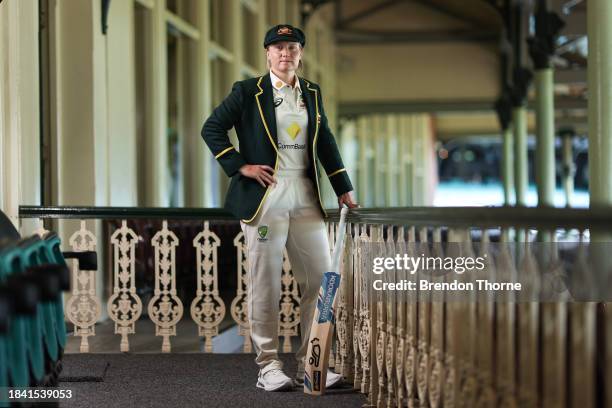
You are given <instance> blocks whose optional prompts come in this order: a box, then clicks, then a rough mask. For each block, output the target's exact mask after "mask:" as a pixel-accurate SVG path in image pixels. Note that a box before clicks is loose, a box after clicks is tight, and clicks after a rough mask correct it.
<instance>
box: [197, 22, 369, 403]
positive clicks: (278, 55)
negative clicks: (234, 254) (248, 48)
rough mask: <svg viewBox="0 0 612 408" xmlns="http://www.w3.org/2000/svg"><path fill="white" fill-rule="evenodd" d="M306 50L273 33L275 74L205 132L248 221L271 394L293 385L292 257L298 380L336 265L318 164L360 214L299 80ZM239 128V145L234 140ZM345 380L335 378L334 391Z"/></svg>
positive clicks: (237, 209)
mask: <svg viewBox="0 0 612 408" xmlns="http://www.w3.org/2000/svg"><path fill="white" fill-rule="evenodd" d="M305 43H306V40H305V36H304V33H303V32H302V31H301V30H300V29H298V28H295V27H292V26H291V25H288V24H282V25H277V26H275V27H272V28H271V29H270V30H269V31H268V32H267V34H266V36H265V38H264V48H265V49H266V56H267V59H268V65H269V68H270V71H269V73H267V74H266V75H263V76H261V77H258V78H251V79H247V80H244V81H239V82H236V83H235V84H234V86H233V87H232V91H231V93H230V94H229V95H228V96H227V98H225V100H224V101H223V102H222V103H221V104H220V105H219V106H218V107H217V108H216V109H215V110H214V111H213V113H212V114H211V115H210V117H209V118H208V119H207V120H206V123H205V124H204V127H203V129H202V137H203V138H204V140H205V142H206V144H207V145H208V147H209V148H210V150H211V151H212V153H213V154H214V156H215V158H216V159H217V160H218V161H219V164H220V165H221V167H222V168H223V170H224V171H225V173H226V174H227V175H228V176H229V177H231V179H232V180H231V183H230V186H229V190H228V193H227V196H226V201H225V207H226V208H227V209H228V210H229V211H231V212H232V213H233V214H234V215H235V216H236V217H238V218H240V219H241V227H242V230H243V232H244V235H245V239H246V243H247V247H248V250H247V257H248V268H247V269H248V276H249V296H248V315H249V322H250V328H251V338H252V340H253V344H254V346H255V350H256V352H257V358H256V360H255V361H256V363H257V364H258V366H259V367H260V371H259V376H258V380H257V386H258V387H259V388H263V389H265V390H266V391H277V390H283V389H287V388H290V387H293V385H294V381H293V380H292V379H291V378H289V377H288V376H287V375H285V373H284V372H283V371H282V367H283V366H282V362H281V361H280V360H279V358H278V316H279V301H280V290H281V281H280V278H281V272H282V261H283V251H284V249H285V248H286V249H287V253H288V255H289V260H290V262H291V267H292V271H293V274H294V276H295V278H296V280H297V282H298V285H299V286H300V292H301V301H300V323H301V334H302V344H301V347H300V349H299V350H298V351H297V353H296V359H297V360H298V372H297V373H296V381H298V382H301V380H303V372H304V368H303V367H304V365H303V363H304V362H303V359H304V356H305V354H306V349H307V342H308V337H309V331H310V323H311V321H312V317H313V313H314V308H315V307H316V300H317V295H318V290H319V285H320V281H321V277H322V275H323V272H325V271H326V270H329V267H330V265H329V264H330V256H329V243H328V240H327V233H326V229H325V224H324V222H323V217H324V216H325V211H324V209H323V206H322V203H321V194H320V187H319V176H320V175H319V171H318V168H317V161H318V162H320V163H321V164H322V166H323V169H324V170H325V173H326V175H327V177H328V178H329V180H330V182H331V185H332V187H333V189H334V191H335V193H336V195H337V196H338V205H339V206H340V207H342V206H343V205H347V206H348V207H356V206H357V204H356V203H355V201H354V198H353V193H352V190H353V187H352V184H351V182H350V180H349V177H348V174H347V172H346V169H345V168H344V164H343V163H342V158H341V157H340V153H339V151H338V147H337V145H336V142H335V139H334V136H333V135H332V132H331V130H330V129H329V125H328V122H327V117H326V115H325V109H324V108H323V99H322V96H321V90H320V88H319V86H318V85H317V84H314V83H312V82H310V81H308V80H305V79H303V78H298V77H297V75H296V70H297V69H298V68H299V66H300V65H301V58H302V52H303V47H304V45H305ZM232 127H233V128H235V129H236V134H237V136H238V143H239V146H238V147H236V146H233V145H232V143H231V142H230V140H229V137H228V131H229V130H230V129H231V128H232ZM340 380H341V377H340V376H339V375H337V374H334V373H330V374H328V376H327V383H328V384H327V385H328V386H333V385H335V384H337V383H339V382H340Z"/></svg>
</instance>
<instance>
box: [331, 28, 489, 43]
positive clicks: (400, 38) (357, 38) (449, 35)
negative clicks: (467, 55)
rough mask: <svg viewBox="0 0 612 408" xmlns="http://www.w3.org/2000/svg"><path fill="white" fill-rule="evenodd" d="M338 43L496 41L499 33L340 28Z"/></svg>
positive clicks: (337, 35) (337, 33) (337, 34)
mask: <svg viewBox="0 0 612 408" xmlns="http://www.w3.org/2000/svg"><path fill="white" fill-rule="evenodd" d="M336 39H337V41H338V44H340V45H347V44H350V45H362V44H383V43H384V44H389V43H430V42H497V41H499V34H498V33H496V32H492V31H477V30H444V31H407V32H397V31H370V30H368V31H363V30H359V31H358V30H340V31H337V32H336Z"/></svg>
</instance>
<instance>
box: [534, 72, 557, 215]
mask: <svg viewBox="0 0 612 408" xmlns="http://www.w3.org/2000/svg"><path fill="white" fill-rule="evenodd" d="M535 87H536V129H537V130H536V160H535V165H536V184H537V188H538V206H545V207H553V206H554V199H555V197H554V196H555V118H554V115H555V112H554V93H553V69H552V68H543V69H538V70H537V71H536V73H535Z"/></svg>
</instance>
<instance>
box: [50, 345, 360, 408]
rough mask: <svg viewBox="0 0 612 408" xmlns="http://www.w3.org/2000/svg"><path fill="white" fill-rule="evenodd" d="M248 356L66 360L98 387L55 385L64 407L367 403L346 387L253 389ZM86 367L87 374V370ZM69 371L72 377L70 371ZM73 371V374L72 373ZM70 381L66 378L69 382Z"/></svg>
mask: <svg viewBox="0 0 612 408" xmlns="http://www.w3.org/2000/svg"><path fill="white" fill-rule="evenodd" d="M281 358H282V360H283V361H284V362H285V371H286V373H287V374H288V375H290V376H293V375H294V374H295V369H296V364H295V361H294V360H293V358H292V356H290V355H282V356H281ZM253 360H254V355H253V354H165V355H164V354H89V355H88V354H79V355H67V356H66V359H65V370H67V372H68V373H71V372H78V373H79V374H80V375H82V376H83V377H85V376H86V375H90V376H92V377H94V376H96V375H99V372H100V367H102V366H103V363H104V362H106V363H108V364H109V366H108V369H107V370H106V373H105V375H103V381H101V382H60V387H61V388H70V389H72V390H73V397H72V399H70V400H64V401H62V404H61V406H66V407H92V406H96V407H97V406H104V407H105V408H106V407H126V406H127V407H141V406H146V407H168V406H171V407H231V408H237V407H251V408H256V407H266V408H271V407H291V408H294V407H361V406H362V405H363V404H364V403H365V402H366V399H365V397H364V396H363V395H362V394H359V393H357V392H356V391H353V389H352V388H351V387H349V386H346V387H345V388H340V389H334V390H329V391H328V393H327V394H326V395H324V396H322V397H312V396H309V395H305V394H304V393H303V392H302V389H301V388H296V389H295V390H293V391H289V392H275V393H271V392H265V391H263V390H260V389H257V388H256V387H255V383H256V381H257V372H258V370H257V367H256V365H255V363H254V361H253ZM90 366H91V374H87V373H86V372H87V367H90ZM70 370H72V371H70ZM77 370H78V371H77ZM68 378H70V377H68Z"/></svg>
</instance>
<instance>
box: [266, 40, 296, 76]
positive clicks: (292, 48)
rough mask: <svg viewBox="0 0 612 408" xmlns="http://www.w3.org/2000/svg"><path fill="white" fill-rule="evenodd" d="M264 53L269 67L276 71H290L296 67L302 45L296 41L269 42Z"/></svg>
mask: <svg viewBox="0 0 612 408" xmlns="http://www.w3.org/2000/svg"><path fill="white" fill-rule="evenodd" d="M266 55H267V58H268V61H270V67H271V68H272V69H273V70H274V71H277V72H292V71H295V70H297V69H298V67H299V65H300V59H301V58H302V47H301V46H300V43H298V42H290V41H280V42H277V43H274V44H270V45H269V46H268V48H267V51H266Z"/></svg>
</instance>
